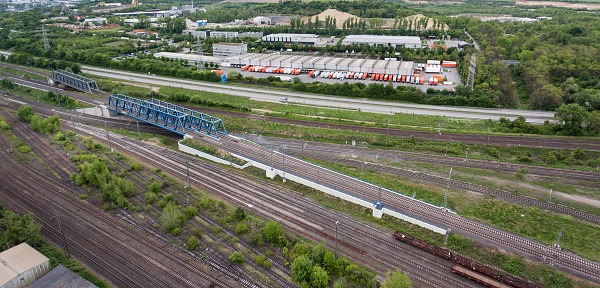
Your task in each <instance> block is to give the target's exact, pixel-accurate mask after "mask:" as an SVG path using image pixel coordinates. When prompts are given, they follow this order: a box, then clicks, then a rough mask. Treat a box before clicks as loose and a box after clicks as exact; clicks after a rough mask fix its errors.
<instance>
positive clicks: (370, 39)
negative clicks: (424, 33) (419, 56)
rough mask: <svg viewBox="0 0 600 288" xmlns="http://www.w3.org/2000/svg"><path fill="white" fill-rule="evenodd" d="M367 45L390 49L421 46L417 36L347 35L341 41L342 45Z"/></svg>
mask: <svg viewBox="0 0 600 288" xmlns="http://www.w3.org/2000/svg"><path fill="white" fill-rule="evenodd" d="M352 44H369V45H385V46H387V45H388V44H390V45H391V46H392V47H398V46H401V47H406V48H421V47H422V46H423V44H422V43H421V39H420V38H419V37H418V36H387V35H348V36H346V38H344V40H342V45H352Z"/></svg>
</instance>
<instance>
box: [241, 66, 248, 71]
mask: <svg viewBox="0 0 600 288" xmlns="http://www.w3.org/2000/svg"><path fill="white" fill-rule="evenodd" d="M248 68H250V66H248V65H246V66H244V67H242V71H246V70H248Z"/></svg>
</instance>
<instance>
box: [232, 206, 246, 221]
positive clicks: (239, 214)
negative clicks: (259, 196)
mask: <svg viewBox="0 0 600 288" xmlns="http://www.w3.org/2000/svg"><path fill="white" fill-rule="evenodd" d="M233 215H234V218H235V220H237V221H241V220H244V219H245V218H246V211H245V210H244V208H243V207H241V206H237V207H235V211H234V212H233Z"/></svg>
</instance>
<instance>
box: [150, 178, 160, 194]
mask: <svg viewBox="0 0 600 288" xmlns="http://www.w3.org/2000/svg"><path fill="white" fill-rule="evenodd" d="M148 192H152V193H154V194H158V193H160V185H159V184H158V182H156V181H154V182H152V184H150V186H148Z"/></svg>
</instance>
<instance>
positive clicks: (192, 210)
mask: <svg viewBox="0 0 600 288" xmlns="http://www.w3.org/2000/svg"><path fill="white" fill-rule="evenodd" d="M184 213H185V217H187V218H188V219H191V218H193V217H194V216H196V215H198V208H196V207H193V206H190V207H187V208H185V212H184Z"/></svg>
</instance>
